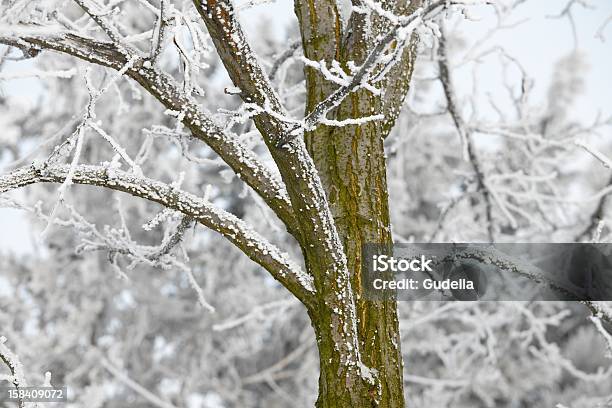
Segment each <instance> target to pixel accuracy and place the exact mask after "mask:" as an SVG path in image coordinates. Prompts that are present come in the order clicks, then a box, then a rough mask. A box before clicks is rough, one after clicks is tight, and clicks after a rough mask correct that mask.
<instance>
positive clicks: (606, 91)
mask: <svg viewBox="0 0 612 408" xmlns="http://www.w3.org/2000/svg"><path fill="white" fill-rule="evenodd" d="M240 3H241V1H237V4H240ZM565 3H566V1H565V0H563V1H561V0H558V1H557V0H555V1H553V0H531V1H528V2H527V3H526V4H524V5H522V6H521V8H520V9H519V10H518V11H517V14H516V19H515V20H514V21H519V20H522V19H523V18H528V19H529V21H527V22H525V23H524V24H521V25H519V26H518V27H515V28H513V29H510V30H507V31H504V32H501V33H499V34H498V35H495V36H493V37H491V38H490V39H489V40H488V43H489V44H490V45H491V46H492V45H495V44H499V45H502V46H503V47H504V48H505V49H506V50H507V51H508V52H509V53H511V54H513V55H514V56H515V57H516V58H518V59H519V60H520V61H521V63H522V64H523V66H524V67H525V68H526V70H527V72H528V73H529V74H530V75H531V76H532V77H533V79H534V80H535V83H536V88H535V93H536V94H537V95H539V96H540V97H543V96H544V95H545V92H546V89H547V87H548V84H549V83H550V79H551V75H552V74H553V70H554V66H555V62H556V61H558V60H559V59H560V58H561V57H563V56H564V55H567V54H568V53H569V52H570V51H571V50H572V49H573V47H574V40H573V37H572V33H571V30H570V28H569V23H568V20H567V19H558V20H555V19H550V18H546V15H550V14H556V13H558V12H559V11H560V10H561V9H562V8H563V6H564V5H565ZM593 3H594V4H595V5H596V7H597V9H596V10H584V9H582V8H581V7H579V6H578V7H575V8H574V16H575V21H576V26H577V33H578V48H579V49H580V50H581V51H582V52H583V53H584V55H585V57H586V60H587V63H588V65H589V66H590V69H589V70H588V71H587V72H586V73H585V77H584V80H585V82H586V92H585V93H584V95H583V96H582V97H581V98H580V100H579V103H578V104H577V106H576V107H575V108H576V109H575V111H574V112H575V115H576V116H577V117H578V118H580V119H581V120H583V121H584V122H589V121H592V120H593V118H594V117H595V115H596V114H597V112H598V111H601V112H603V113H605V114H608V115H610V114H612V104H611V103H610V100H609V98H610V91H611V90H612V75H611V74H610V73H612V24H610V25H609V26H608V27H607V30H606V31H605V32H604V34H607V37H608V41H607V42H602V41H601V40H599V39H596V38H595V32H596V30H597V28H598V27H599V26H600V25H601V24H602V22H603V21H604V20H605V19H606V17H607V16H609V15H610V14H612V1H608V0H600V1H595V2H593ZM476 14H478V15H480V16H481V17H482V20H481V21H479V22H470V23H468V24H464V27H465V28H466V34H468V35H469V38H470V39H472V38H476V37H478V38H479V37H480V36H482V34H483V33H485V32H486V30H487V28H488V27H490V26H491V24H492V22H493V19H492V18H491V13H488V12H486V11H477V13H476ZM241 19H242V21H243V23H244V24H245V26H246V30H247V33H251V35H253V33H255V32H256V31H257V30H256V28H257V26H258V25H261V24H266V25H268V27H269V28H270V30H271V32H273V33H276V34H277V35H279V36H284V35H285V28H286V27H287V26H288V25H289V24H294V23H295V22H294V20H295V16H294V14H293V1H291V0H278V1H276V2H273V3H271V4H263V5H260V6H257V7H255V8H253V9H250V10H247V11H244V12H243V13H242V14H241ZM10 69H11V70H19V69H24V65H18V64H14V65H12V66H11V67H10ZM480 72H481V74H482V75H481V76H479V80H480V81H481V83H480V86H482V87H488V88H489V89H490V90H491V92H493V93H495V91H496V90H497V91H499V89H500V85H499V84H500V80H499V77H498V76H497V75H496V74H497V73H496V72H495V71H493V70H489V71H487V70H486V67H485V68H484V69H482V70H481V71H480ZM468 78H469V76H466V81H467V80H469V79H468ZM458 82H460V81H458ZM2 86H3V90H4V92H6V93H8V94H10V95H19V96H21V97H35V95H36V94H37V93H38V92H40V90H41V89H42V88H41V87H40V85H39V84H37V83H36V80H32V79H28V80H14V81H11V82H10V83H6V84H2ZM463 87H464V91H469V89H470V87H469V86H466V85H465V84H464V85H463ZM0 130H1V129H0ZM608 136H610V135H608ZM30 188H32V187H30ZM34 188H35V187H34ZM23 221H24V219H23V216H22V215H21V214H20V212H19V211H17V210H11V209H0V254H1V253H2V252H4V251H15V252H18V253H22V254H24V253H28V252H31V251H32V249H33V248H34V246H33V245H32V239H33V237H32V233H31V232H30V227H29V225H27V224H26V223H24V222H23Z"/></svg>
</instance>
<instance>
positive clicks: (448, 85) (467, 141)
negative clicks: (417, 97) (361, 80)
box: [438, 35, 495, 242]
mask: <svg viewBox="0 0 612 408" xmlns="http://www.w3.org/2000/svg"><path fill="white" fill-rule="evenodd" d="M438 55H439V60H438V69H439V75H440V82H442V87H443V89H444V95H445V97H446V107H447V109H448V113H449V114H450V116H451V118H452V119H453V123H454V124H455V128H456V129H457V132H458V133H459V136H460V138H461V145H462V148H463V151H464V156H466V157H467V158H468V159H469V161H470V163H471V165H472V169H473V170H474V174H475V175H476V183H477V188H478V190H479V191H480V192H481V193H482V197H483V199H484V201H485V213H486V219H487V235H488V239H489V242H494V241H495V230H494V224H493V203H492V198H491V191H490V189H489V186H488V185H487V182H486V176H485V174H484V171H483V166H482V163H481V162H480V160H479V159H478V156H477V155H476V149H475V146H474V142H473V138H472V134H471V133H470V131H469V130H468V129H467V127H466V125H465V122H464V120H463V117H462V114H461V112H460V110H459V106H458V105H457V96H456V92H455V89H454V87H453V82H452V77H451V71H450V65H449V61H448V52H447V51H446V39H445V37H444V35H442V36H441V37H440V41H439V45H438Z"/></svg>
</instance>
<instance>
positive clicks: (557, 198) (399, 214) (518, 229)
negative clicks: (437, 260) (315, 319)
mask: <svg viewBox="0 0 612 408" xmlns="http://www.w3.org/2000/svg"><path fill="white" fill-rule="evenodd" d="M281 1H288V0H281ZM533 1H535V0H532V2H533ZM272 2H273V1H268V0H242V1H238V0H237V1H235V2H232V1H221V0H219V1H218V3H221V4H225V5H226V6H224V8H223V10H221V11H222V12H220V11H219V9H218V8H215V7H212V6H208V5H206V4H204V3H206V2H200V1H194V2H192V1H186V0H175V1H171V0H137V1H128V2H125V1H124V2H122V1H113V0H111V1H106V0H105V1H101V0H75V1H68V0H57V1H52V0H42V1H26V0H13V1H5V2H2V3H1V5H0V44H4V45H3V46H0V87H1V86H5V85H6V86H7V90H6V91H5V92H3V93H2V94H0V165H1V169H2V171H0V194H1V195H0V205H2V207H6V208H13V209H19V210H21V212H20V214H22V215H21V218H19V220H18V222H19V223H21V224H24V225H27V228H28V229H29V230H30V231H31V234H32V242H33V245H32V247H31V248H30V249H28V250H27V251H26V253H25V254H21V255H16V254H10V253H9V252H8V251H4V250H3V249H2V248H0V336H3V337H0V363H3V364H4V365H2V364H0V386H1V385H5V384H7V383H8V384H13V385H15V386H24V385H25V378H31V381H30V382H31V383H41V384H42V383H44V382H45V381H51V383H53V384H55V385H64V384H65V385H67V386H68V387H69V389H70V390H71V391H70V395H69V400H70V402H69V404H67V406H69V407H81V406H83V407H103V406H122V404H123V405H126V406H127V405H129V406H135V407H138V406H156V407H165V408H170V407H177V408H178V407H185V408H205V407H206V408H213V407H214V408H218V407H245V408H246V407H261V406H265V407H281V406H295V407H302V406H304V407H307V406H312V404H313V403H314V400H315V398H316V389H317V370H318V369H319V362H318V358H317V347H316V343H315V338H314V335H313V331H312V327H311V324H310V321H309V319H308V315H307V313H306V312H305V309H306V308H308V307H310V306H311V304H310V303H309V302H312V297H313V295H314V294H316V293H317V292H318V291H321V290H325V289H326V287H324V286H323V285H322V283H321V282H322V281H321V280H320V279H321V278H320V277H317V276H313V275H311V274H310V273H309V272H308V265H307V264H306V263H305V262H304V261H302V253H301V251H300V245H299V244H301V245H302V247H304V246H305V242H306V243H309V244H311V245H313V246H314V245H317V246H319V247H320V248H321V252H320V253H321V256H322V259H319V260H318V261H320V262H326V265H328V270H327V271H326V274H327V275H329V276H332V277H333V279H332V280H331V282H332V283H333V284H334V287H335V288H336V295H337V296H336V297H335V298H334V299H332V300H329V302H330V303H331V304H332V306H333V310H334V313H336V317H338V319H339V320H340V321H341V322H342V323H343V324H338V325H337V327H334V330H336V332H334V336H338V338H340V339H341V341H338V343H337V347H338V352H339V353H341V354H342V358H343V360H342V361H343V363H344V364H345V366H346V367H348V370H349V371H353V372H356V373H357V375H359V376H360V377H361V378H363V379H364V380H365V381H367V382H371V383H372V384H375V383H376V376H377V372H376V370H374V369H371V368H370V367H367V366H366V365H365V364H363V362H362V356H361V354H360V353H361V350H360V346H359V344H358V342H357V339H356V333H357V328H356V327H357V323H358V316H356V312H355V309H354V300H355V299H354V297H355V296H356V295H355V294H354V293H353V291H352V290H351V287H350V282H349V280H350V272H349V270H348V268H347V260H346V258H345V254H344V252H343V248H342V245H341V243H340V242H341V241H340V237H339V236H338V233H337V231H336V228H335V222H336V220H334V218H333V216H332V214H331V212H330V209H329V207H328V203H327V200H326V196H325V192H324V191H323V187H322V185H321V182H320V180H319V177H318V176H317V172H316V169H315V167H314V164H313V162H312V160H311V159H310V157H309V155H308V153H307V151H306V148H305V146H304V143H303V142H302V140H301V139H302V138H301V136H303V134H304V132H308V131H313V130H315V129H317V128H318V127H320V126H330V127H345V126H359V125H364V124H367V123H370V122H379V121H384V120H385V119H386V118H385V115H383V114H381V113H379V112H372V114H371V115H367V116H359V117H351V118H348V119H341V120H338V119H336V118H334V117H333V116H332V115H331V114H332V113H333V111H334V109H335V108H337V107H338V106H339V105H340V103H341V102H342V101H344V100H345V98H347V97H350V95H353V94H354V93H356V92H368V93H369V94H371V95H374V96H380V95H382V94H383V93H384V84H385V82H386V81H388V80H389V77H388V76H389V75H390V73H392V72H394V68H396V67H397V66H398V64H400V63H401V59H402V55H403V52H404V50H405V49H406V47H408V46H409V43H410V41H411V38H414V35H418V36H419V38H420V43H419V44H420V45H419V56H418V60H417V63H416V69H415V74H414V76H413V80H412V85H411V90H410V94H409V96H408V98H407V100H406V103H405V104H404V105H403V106H401V107H400V108H401V109H400V108H398V109H397V112H394V113H393V114H394V115H395V114H398V115H399V117H398V120H397V123H396V125H395V127H394V129H393V131H392V133H391V134H390V136H389V137H387V138H386V139H385V142H384V143H385V146H386V149H387V150H386V151H387V154H388V176H389V183H388V184H389V195H390V204H391V205H390V208H391V218H392V221H393V234H394V238H395V240H396V241H398V242H402V241H404V242H407V241H421V242H423V241H434V242H436V241H438V242H439V241H496V242H497V241H501V242H504V241H505V242H509V241H515V242H530V241H534V242H538V241H559V242H564V241H576V240H578V241H590V240H593V241H600V242H608V241H610V238H612V235H611V234H612V229H611V228H610V227H609V225H610V222H612V218H611V217H612V201H611V199H609V193H611V192H612V178H611V175H610V170H609V169H610V167H611V166H612V150H611V149H612V142H611V139H610V137H609V134H610V133H609V132H610V127H611V125H612V121H611V118H610V117H606V116H605V115H604V116H599V117H596V118H595V120H590V119H585V118H584V117H582V116H580V115H575V114H573V111H574V108H575V105H576V101H577V100H578V98H579V97H580V95H581V93H582V92H583V91H584V87H585V83H584V76H585V75H587V74H586V72H587V71H588V64H587V61H585V59H586V58H585V57H584V55H583V54H581V51H580V49H579V47H576V48H575V49H574V50H572V51H571V52H570V53H569V54H568V55H567V56H566V57H565V58H563V59H561V60H560V61H558V62H557V63H556V64H555V63H554V62H549V61H546V63H548V64H550V65H551V72H553V75H552V79H551V81H550V83H549V84H540V85H539V86H540V88H539V90H538V88H537V87H536V84H535V83H534V78H532V77H531V76H530V75H531V74H530V72H528V70H527V69H526V68H525V66H524V64H523V62H522V61H520V59H518V58H517V57H515V56H514V55H512V54H511V53H510V51H508V50H506V49H504V48H502V47H499V46H497V45H492V44H491V43H489V42H488V40H489V39H490V38H492V37H493V36H494V35H495V34H496V33H499V32H504V31H510V32H512V30H516V31H519V30H521V25H520V24H519V23H518V22H517V21H519V20H517V18H518V17H516V14H520V13H521V10H522V8H523V7H526V6H525V4H524V3H527V4H529V3H530V2H529V1H527V2H525V1H520V0H519V1H509V0H508V1H503V2H494V3H495V4H494V5H493V6H490V5H489V6H487V5H485V4H484V3H485V2H483V1H479V0H474V1H471V0H469V1H468V0H463V1H453V0H449V1H424V2H423V3H424V4H423V5H422V6H421V7H417V9H416V11H415V12H414V13H412V14H410V15H409V16H404V15H399V14H396V13H393V12H391V11H389V10H388V8H386V7H384V4H385V2H378V1H373V0H366V1H354V2H352V3H353V4H354V5H353V6H351V2H349V1H344V0H342V1H339V2H338V3H342V4H341V5H340V6H339V7H341V8H342V10H344V11H345V12H344V14H345V15H359V16H367V20H368V21H374V22H376V24H382V25H383V26H384V27H385V30H383V31H384V32H383V34H382V35H380V36H379V38H377V41H376V42H375V43H374V44H372V47H371V48H370V50H369V53H368V54H367V56H366V58H365V59H364V62H363V63H362V64H355V63H348V64H344V65H343V64H340V63H339V62H338V61H335V60H334V61H325V60H323V61H313V60H310V59H308V58H306V57H304V55H303V52H302V45H301V41H300V39H299V34H298V33H297V29H296V24H297V23H296V22H295V21H294V20H291V23H290V25H289V26H288V27H287V28H286V30H285V31H286V36H284V37H282V38H279V36H278V35H276V34H275V33H272V32H270V31H269V27H266V22H265V21H264V22H262V23H261V24H260V25H259V27H258V30H259V31H258V32H255V33H246V34H248V35H246V34H245V33H244V32H243V31H242V29H241V28H240V26H239V24H238V23H239V20H240V18H241V14H240V13H242V12H244V11H245V10H250V9H251V8H254V7H260V8H262V9H265V8H266V7H268V6H269V4H268V3H272ZM211 3H217V2H211ZM589 3H590V2H589ZM585 5H589V4H587V2H586V1H576V0H573V1H569V2H568V3H567V7H565V8H564V9H563V10H561V13H560V14H559V10H557V9H555V8H552V9H551V11H550V14H551V15H554V16H553V18H565V17H568V19H569V20H570V21H571V22H572V23H573V17H572V15H573V14H572V13H573V12H576V10H577V9H578V8H579V7H583V6H585ZM232 7H233V9H232ZM228 10H233V11H231V12H230V11H228ZM591 12H592V13H597V9H595V11H591ZM232 13H236V15H234V14H232ZM351 13H353V14H351ZM476 14H482V16H481V21H484V22H488V23H490V22H491V21H493V23H492V24H490V27H491V28H490V31H487V32H486V33H485V34H484V36H482V37H474V36H471V35H469V34H468V32H469V27H471V24H475V22H474V21H476V20H477V19H476V17H475V15H476ZM556 14H558V15H556ZM219 15H222V16H221V17H219ZM228 16H229V17H228ZM234 17H235V19H234ZM207 19H208V20H207ZM220 19H221V20H222V19H225V20H223V21H222V22H223V23H224V24H227V26H226V27H224V28H227V30H219V31H215V30H216V29H217V28H218V27H217V26H216V25H215V24H218V23H219V21H220ZM348 19H349V18H348V17H345V19H344V20H345V21H344V22H345V23H346V22H347V21H348ZM203 20H206V24H203ZM599 20H600V21H601V25H600V26H599V27H598V28H597V27H596V28H592V29H593V32H592V33H590V35H597V36H599V37H601V38H602V40H603V39H605V36H606V32H607V31H609V27H608V29H607V24H608V22H609V21H610V18H609V17H606V16H605V15H604V16H602V18H600V19H599ZM519 22H520V21H519ZM366 29H367V30H372V29H373V28H372V27H370V26H368V27H366ZM543 30H545V28H543ZM574 30H576V27H574ZM595 30H596V31H595ZM211 33H216V34H215V35H217V37H215V38H213V37H212V35H211ZM219 38H221V39H222V41H220V40H219ZM247 39H249V40H252V41H251V42H250V43H249V42H247ZM288 39H289V40H288ZM215 41H216V42H215ZM224 47H227V48H224ZM215 50H221V51H220V52H219V53H217V52H216V51H215ZM254 51H256V52H254ZM224 53H227V54H230V55H231V57H229V58H228V57H227V55H225V59H224ZM232 53H233V54H232ZM228 60H230V61H233V62H234V63H235V64H234V65H232V64H228ZM224 64H225V65H224ZM305 66H306V67H309V68H310V69H314V70H315V71H316V72H317V75H320V76H321V77H322V78H323V79H324V80H325V81H328V82H329V83H330V84H332V85H333V87H334V91H333V92H332V93H330V95H329V96H328V97H327V98H324V99H323V100H322V101H321V102H320V103H319V104H317V105H316V106H314V107H312V109H311V111H310V112H309V113H308V114H305V113H304V102H305V86H304V81H305V79H304V73H303V72H304V71H303V70H304V67H305ZM483 70H490V71H489V72H490V73H489V74H488V75H495V76H496V77H495V78H496V79H495V82H496V83H497V84H498V85H497V87H496V88H495V89H482V88H481V87H479V78H480V75H482V71H483ZM228 72H230V77H231V76H232V74H233V75H236V76H239V77H241V78H243V79H244V81H245V83H244V84H237V83H231V81H230V80H228V78H227V75H228ZM234 82H235V81H234ZM13 84H14V86H12V87H11V88H10V90H9V87H8V86H9V85H13ZM542 88H547V91H543V89H542ZM608 113H609V112H608ZM258 121H263V122H265V123H266V126H268V127H267V128H266V130H268V131H269V133H268V132H262V131H260V128H261V127H262V126H261V123H258ZM256 125H257V126H258V127H256ZM38 183H55V184H48V185H42V184H40V185H38V186H30V187H27V188H25V189H21V190H19V191H15V192H10V193H9V190H14V189H17V188H18V187H24V186H26V185H30V184H38ZM287 185H291V188H287V187H286V186H287ZM125 193H128V194H125ZM0 234H2V235H6V236H10V235H11V231H9V230H8V228H4V227H2V229H1V230H0ZM300 240H302V241H300ZM298 241H299V244H298ZM245 255H246V256H245ZM253 261H254V262H253ZM326 301H328V299H326ZM304 306H306V308H305V307H304ZM399 314H400V319H401V329H402V344H401V348H402V353H403V356H404V358H405V361H406V369H405V387H406V390H407V391H406V397H407V401H408V404H409V406H414V407H447V406H448V407H450V406H452V407H493V406H495V407H516V406H555V405H556V404H559V406H571V407H574V408H577V407H578V408H579V407H585V408H586V407H593V406H606V405H605V404H610V403H612V395H611V394H610V389H612V378H611V373H612V365H611V364H610V362H611V361H612V360H610V356H611V353H612V337H611V336H610V330H611V327H612V321H610V316H612V308H611V307H610V305H609V304H607V303H605V302H599V303H589V304H587V305H586V307H585V305H581V304H572V303H555V302H543V303H537V302H533V303H520V302H507V303H434V302H429V303H420V302H411V303H400V304H399ZM7 339H8V340H7ZM9 345H10V348H9V347H8V346H9ZM17 355H18V356H19V358H17V357H16V356H17ZM5 368H6V370H5ZM46 372H51V373H52V375H53V376H52V377H50V378H49V377H48V376H44V375H42V374H41V373H46ZM598 404H599V405H598Z"/></svg>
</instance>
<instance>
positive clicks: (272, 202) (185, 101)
mask: <svg viewBox="0 0 612 408" xmlns="http://www.w3.org/2000/svg"><path fill="white" fill-rule="evenodd" d="M0 43H2V44H6V45H10V46H14V47H17V48H20V49H21V50H22V51H24V53H27V54H28V55H36V54H38V53H39V52H40V51H41V50H44V49H49V50H53V51H57V52H61V53H65V54H69V55H72V56H75V57H77V58H80V59H83V60H85V61H88V62H91V63H94V64H97V65H101V66H104V67H109V68H113V69H115V70H117V71H120V70H121V69H123V68H124V67H125V66H126V64H127V63H128V61H130V60H132V59H133V58H136V59H135V62H134V64H133V66H132V67H130V69H128V70H127V71H126V72H125V74H126V75H127V76H129V77H130V78H132V79H134V80H135V81H136V82H138V83H139V84H140V85H142V86H143V87H144V88H145V89H146V90H147V91H149V93H151V94H152V95H153V96H155V97H156V98H157V99H158V100H159V101H160V102H161V103H162V104H164V106H165V107H166V108H167V109H170V110H172V111H174V112H177V115H178V118H179V119H180V120H181V121H182V122H183V124H184V125H185V126H186V127H188V128H189V129H190V130H191V132H192V133H193V135H194V136H195V137H196V138H198V139H200V140H202V141H203V142H205V143H206V144H208V145H209V146H210V147H211V148H212V149H213V150H214V151H215V152H216V153H217V154H218V155H219V156H220V157H221V158H222V159H223V160H224V161H225V162H226V163H227V164H228V165H229V166H230V167H231V168H232V170H234V172H235V173H236V174H239V175H240V177H241V180H243V181H244V182H245V183H247V184H248V185H249V186H250V187H252V188H253V189H254V190H255V191H256V192H257V193H258V194H259V195H260V196H261V197H262V198H263V199H264V201H265V202H266V203H267V204H268V205H269V206H270V207H271V208H272V210H273V211H274V212H275V213H276V214H277V215H278V217H279V218H280V219H281V220H282V221H283V222H284V223H285V225H286V226H287V229H288V230H289V231H290V232H292V233H295V231H296V228H297V225H296V220H295V218H294V214H293V210H292V208H291V204H290V203H289V199H288V197H287V194H286V192H285V190H284V188H283V186H282V185H281V183H279V182H278V181H277V180H276V178H275V177H274V176H273V174H272V173H271V171H270V170H269V169H268V168H267V166H266V165H265V164H263V163H262V162H261V161H260V160H259V159H258V158H257V157H256V156H255V154H254V153H253V152H252V151H251V150H250V149H248V148H247V147H246V146H245V145H244V144H243V143H241V142H240V141H239V140H238V139H237V137H236V136H235V135H233V134H231V133H227V132H225V131H224V130H223V129H222V128H220V127H219V126H217V125H216V124H215V123H214V121H213V120H212V119H211V118H210V116H209V115H208V114H207V113H206V112H205V111H204V110H203V109H202V108H201V107H200V106H199V104H198V103H197V102H196V101H195V100H194V99H193V97H191V96H190V95H187V94H185V93H184V92H183V91H182V90H181V89H180V87H179V85H178V84H176V82H175V81H174V79H172V78H171V77H170V76H169V75H167V74H165V73H162V72H161V71H159V70H158V69H157V68H156V67H154V66H152V65H151V62H150V61H148V60H146V59H145V58H142V57H139V56H135V55H130V54H128V53H126V51H124V50H120V49H118V48H117V47H116V45H115V44H114V43H111V42H104V41H98V40H95V39H92V38H89V37H86V36H83V35H81V34H78V33H75V32H72V31H66V30H55V31H53V32H49V31H48V30H47V31H45V30H41V29H39V30H36V29H30V28H28V27H25V28H24V27H14V28H12V29H10V30H0Z"/></svg>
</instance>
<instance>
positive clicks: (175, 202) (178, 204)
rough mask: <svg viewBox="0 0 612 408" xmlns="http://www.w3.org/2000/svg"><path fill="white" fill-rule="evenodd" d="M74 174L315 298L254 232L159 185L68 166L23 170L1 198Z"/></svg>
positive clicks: (12, 176) (7, 181)
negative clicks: (193, 226) (158, 212)
mask: <svg viewBox="0 0 612 408" xmlns="http://www.w3.org/2000/svg"><path fill="white" fill-rule="evenodd" d="M71 172H73V175H72V182H74V183H77V184H86V185H94V186H100V187H106V188H110V189H112V190H117V191H122V192H125V193H128V194H131V195H133V196H136V197H140V198H144V199H147V200H150V201H154V202H156V203H159V204H161V205H163V206H165V207H166V208H170V209H173V210H175V211H178V212H181V213H183V214H184V215H186V216H188V217H190V218H192V219H194V220H196V221H197V222H199V223H200V224H202V225H204V226H206V227H208V228H210V229H212V230H213V231H216V232H218V233H220V234H221V235H223V236H224V237H225V238H226V239H228V240H229V241H230V242H231V243H233V244H234V245H235V246H236V247H238V248H239V249H240V250H241V251H242V252H244V253H245V254H246V255H247V256H248V257H249V258H251V259H252V260H253V261H255V262H256V263H258V264H259V265H261V266H262V267H263V268H264V269H266V270H267V271H268V272H270V273H271V274H272V276H273V277H274V278H275V279H276V280H278V281H279V282H281V283H282V284H283V286H285V287H286V288H287V289H288V290H289V291H290V292H291V293H293V294H294V295H295V296H296V297H297V298H298V299H300V300H301V301H302V302H303V303H304V304H305V305H307V306H309V305H310V306H311V295H312V294H313V293H314V288H313V283H312V278H311V277H310V276H309V275H307V274H306V273H304V272H303V271H302V270H301V269H300V268H299V267H298V266H297V265H295V264H294V263H293V262H292V261H291V260H290V259H289V258H288V257H287V255H286V254H284V253H281V252H280V251H279V249H278V248H277V247H276V246H274V245H273V244H271V243H270V242H268V241H267V240H266V239H265V238H264V237H262V236H261V235H259V234H258V233H257V232H255V231H254V230H253V229H252V228H251V227H250V226H249V225H248V224H246V223H245V222H244V221H242V220H241V219H239V218H237V217H236V216H234V215H232V214H230V213H228V212H226V211H224V210H222V209H220V208H217V207H215V206H213V205H212V204H211V203H210V202H208V201H206V200H203V199H201V198H199V197H197V196H195V195H193V194H191V193H188V192H185V191H182V190H178V189H175V188H173V187H172V186H169V185H167V184H165V183H161V182H159V181H155V180H151V179H147V178H144V177H139V176H135V175H134V174H130V173H126V172H122V171H117V170H113V171H112V172H110V171H109V170H108V169H107V168H105V167H101V166H91V165H79V166H75V167H74V168H73V169H72V171H71V168H70V166H68V165H54V166H50V167H45V168H36V167H35V166H30V167H22V168H20V169H17V170H14V171H12V172H11V173H9V174H7V175H4V176H1V177H0V193H3V192H6V191H9V190H13V189H16V188H20V187H23V186H27V185H30V184H35V183H63V182H64V181H65V179H66V177H67V176H68V175H69V173H71Z"/></svg>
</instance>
